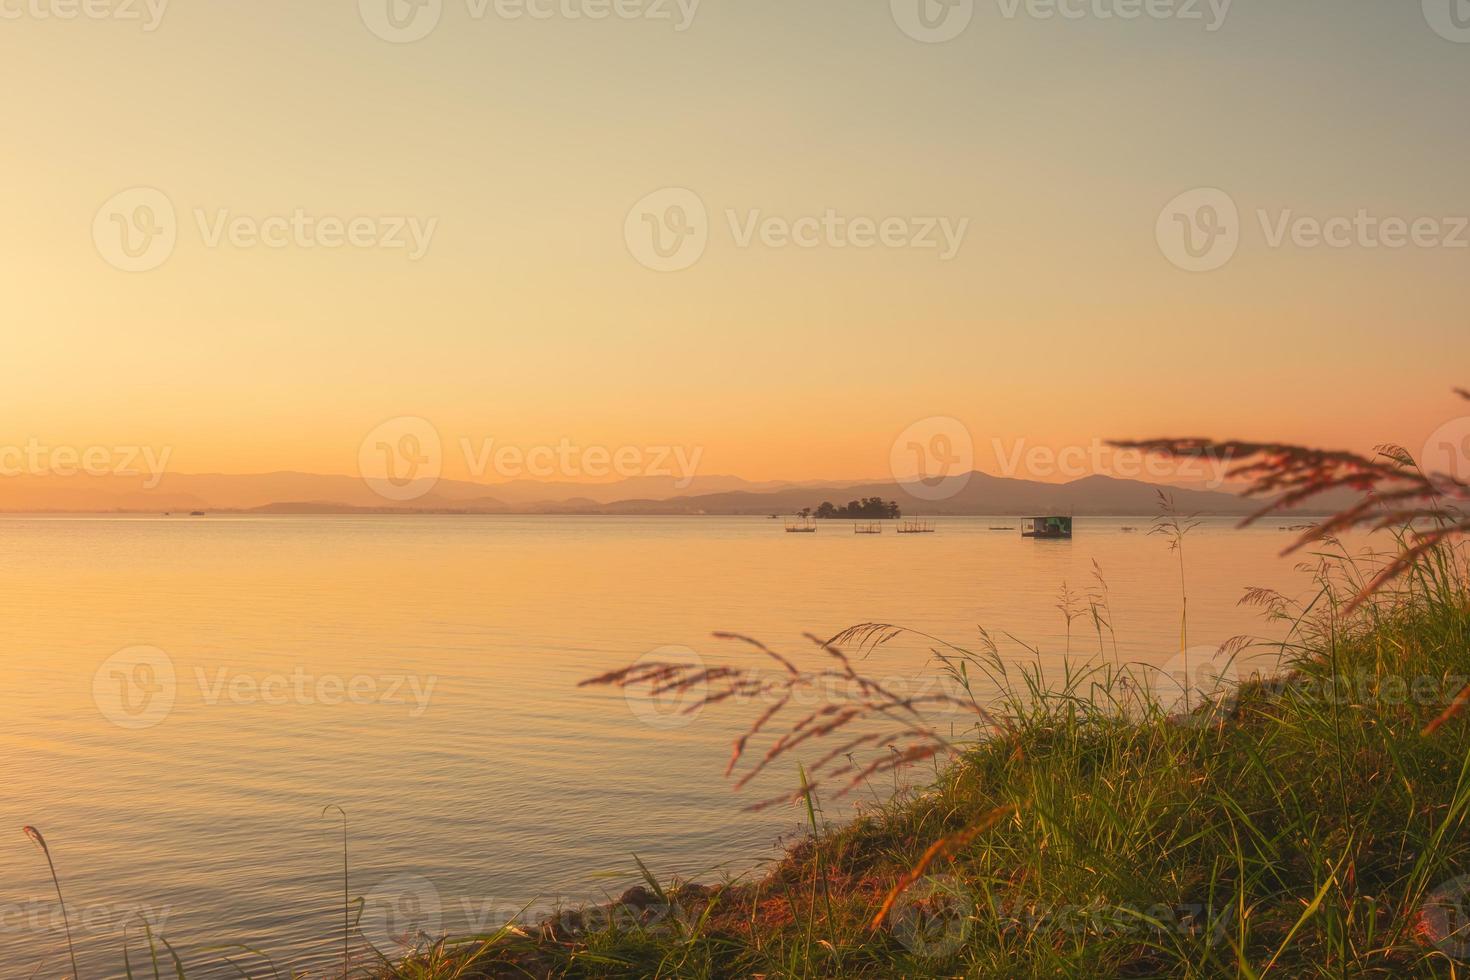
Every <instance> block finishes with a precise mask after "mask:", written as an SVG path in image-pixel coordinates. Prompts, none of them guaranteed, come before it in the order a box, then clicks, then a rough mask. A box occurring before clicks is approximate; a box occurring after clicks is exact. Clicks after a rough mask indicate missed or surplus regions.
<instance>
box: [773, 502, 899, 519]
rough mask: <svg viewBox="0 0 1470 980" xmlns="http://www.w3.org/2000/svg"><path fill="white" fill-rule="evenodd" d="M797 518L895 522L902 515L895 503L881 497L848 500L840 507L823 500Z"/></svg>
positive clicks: (804, 510)
mask: <svg viewBox="0 0 1470 980" xmlns="http://www.w3.org/2000/svg"><path fill="white" fill-rule="evenodd" d="M798 516H799V517H802V518H807V517H814V518H816V519H817V520H819V521H832V520H865V521H890V520H892V521H896V520H898V519H899V518H900V517H901V516H903V514H902V511H900V510H899V507H898V504H897V503H896V502H895V501H892V500H889V501H886V502H885V501H884V500H883V498H882V497H864V498H863V499H862V500H850V501H848V502H847V504H846V505H845V506H842V507H839V506H837V505H836V504H834V503H832V501H830V500H824V501H822V503H821V506H819V507H818V508H817V509H816V510H812V509H811V508H810V507H807V508H805V509H803V510H802V511H801V512H800V513H799V514H798Z"/></svg>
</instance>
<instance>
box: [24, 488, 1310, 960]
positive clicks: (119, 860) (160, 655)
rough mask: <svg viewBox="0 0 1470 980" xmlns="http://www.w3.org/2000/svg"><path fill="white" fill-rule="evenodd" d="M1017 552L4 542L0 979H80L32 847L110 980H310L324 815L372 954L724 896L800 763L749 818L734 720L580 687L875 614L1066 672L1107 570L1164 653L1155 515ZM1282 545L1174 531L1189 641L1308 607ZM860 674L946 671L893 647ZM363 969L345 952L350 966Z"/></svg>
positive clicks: (969, 528)
mask: <svg viewBox="0 0 1470 980" xmlns="http://www.w3.org/2000/svg"><path fill="white" fill-rule="evenodd" d="M1016 524H1017V522H1016V521H1015V520H1014V519H1006V518H1000V519H994V518H990V519H987V518H975V519H961V518H953V519H945V520H942V521H940V522H937V527H938V529H939V530H938V533H936V534H932V535H907V536H899V535H895V534H893V533H891V532H892V530H893V529H892V528H891V527H890V528H889V529H888V532H889V533H885V534H884V535H882V536H871V537H870V536H857V535H854V534H852V533H851V530H850V528H849V527H848V526H847V525H846V524H832V525H824V526H823V527H822V530H821V531H820V532H819V533H817V534H814V535H788V534H784V533H782V529H781V525H780V524H779V523H778V522H776V521H771V520H766V519H751V518H670V517H659V518H577V517H554V518H539V517H485V518H467V517H414V518H399V517H326V518H317V517H241V518H232V517H223V516H221V517H206V518H199V519H187V518H185V519H179V518H171V519H164V518H156V519H150V518H121V517H98V518H72V517H65V518H62V517H36V518H23V517H11V518H4V519H0V534H3V535H4V543H5V560H4V562H3V565H0V575H3V582H0V585H3V587H0V606H3V616H0V623H3V628H4V630H5V635H6V639H7V647H8V649H9V651H10V652H9V656H8V665H9V671H8V674H9V677H8V679H9V681H10V683H9V684H8V685H7V694H6V697H5V704H6V710H5V711H4V712H3V714H0V774H3V776H4V786H5V793H4V796H3V799H0V847H3V854H4V857H3V862H4V868H5V872H4V875H3V876H0V961H3V962H4V963H6V964H7V966H6V972H7V973H9V972H10V971H11V970H12V969H13V968H14V969H17V970H19V972H18V973H17V974H16V975H25V974H29V973H30V971H31V969H33V968H34V967H35V966H36V965H37V964H40V965H41V970H40V973H39V974H38V975H39V976H55V975H60V974H61V973H62V972H64V971H66V970H67V969H68V966H67V963H66V960H65V955H66V954H65V944H64V941H63V939H62V932H61V922H60V919H59V916H58V915H57V906H56V904H55V898H54V894H53V893H52V891H51V885H50V881H49V878H47V876H46V871H45V862H44V859H43V858H42V856H41V855H40V853H39V852H38V851H37V850H36V849H35V848H34V847H33V845H32V844H31V843H30V842H29V841H27V840H26V839H25V838H24V837H23V836H22V835H21V833H20V827H21V826H22V825H23V824H35V825H37V826H39V827H40V828H41V829H42V831H43V832H44V833H45V834H46V836H47V838H48V839H49V841H50V844H51V847H52V851H53V854H54V856H55V859H56V863H57V867H58V871H59V872H60V874H61V876H62V881H63V887H64V890H65V895H66V899H67V903H68V906H69V908H70V909H71V910H72V914H73V929H74V931H75V932H76V933H77V936H78V940H79V945H80V946H81V948H82V956H81V960H82V962H81V968H82V973H83V975H84V976H87V977H89V978H90V977H103V976H121V975H122V948H123V927H124V925H125V923H126V922H127V920H128V918H129V917H130V916H131V915H132V914H133V912H135V911H137V910H144V911H146V912H147V914H149V915H150V917H151V918H152V919H153V920H154V921H155V924H156V925H160V926H161V931H162V932H163V934H164V935H166V936H167V937H168V938H169V939H170V940H171V941H173V942H174V944H175V945H176V946H177V948H178V949H179V951H180V953H181V954H182V955H184V957H185V959H186V960H187V961H188V962H189V963H190V964H191V966H192V967H193V969H192V971H191V975H197V976H226V975H235V976H238V974H236V973H235V972H234V971H233V970H229V969H228V968H227V967H226V966H225V964H223V963H222V962H221V961H220V959H219V955H220V954H219V953H217V952H209V951H208V949H207V948H208V947H215V946H223V945H226V944H231V943H240V944H248V945H250V946H252V947H255V948H257V949H258V950H260V951H262V952H263V953H265V954H268V955H269V956H270V957H271V958H272V959H273V960H274V962H275V964H276V965H277V967H278V968H280V969H281V971H282V973H283V974H284V973H285V972H286V968H287V967H296V968H299V969H306V968H310V969H312V970H314V971H319V974H318V975H330V973H331V971H332V969H333V968H334V966H340V963H341V956H342V946H341V929H342V878H341V874H342V864H341V850H340V823H338V822H335V821H337V819H338V818H336V816H335V814H334V815H331V816H327V817H323V815H322V810H323V807H325V806H327V805H329V804H336V805H338V806H340V807H342V808H343V809H344V810H345V811H346V813H347V814H348V817H349V834H350V845H349V846H350V861H351V877H352V882H351V893H352V895H353V896H354V897H357V896H366V897H368V898H369V905H368V909H367V911H366V912H365V915H364V919H363V923H364V931H365V932H366V933H369V934H370V935H371V936H375V937H377V938H378V939H379V940H380V941H381V942H384V943H386V942H388V941H389V940H388V939H387V935H388V934H390V933H391V932H392V928H391V927H392V925H393V924H394V923H400V924H401V922H403V921H419V922H421V923H422V924H424V925H427V926H429V927H431V928H432V927H433V926H436V925H437V926H439V927H441V928H442V929H444V930H446V931H468V930H474V929H481V928H494V927H495V926H496V925H498V924H499V923H500V922H502V921H504V920H505V919H506V918H507V917H509V916H510V915H512V914H514V913H515V912H516V911H517V910H519V909H521V908H523V907H527V906H529V907H531V908H532V909H542V908H546V907H549V906H551V905H553V904H555V903H556V902H566V903H573V902H580V901H586V900H593V899H600V898H602V897H603V896H604V895H605V894H607V893H612V894H616V893H617V892H619V891H621V890H622V889H623V888H625V887H626V886H627V885H629V884H631V883H633V882H634V881H635V880H636V876H637V871H636V868H635V866H634V862H633V860H632V855H633V854H635V853H636V854H637V855H638V856H639V857H641V858H643V859H644V860H645V861H646V862H647V863H648V864H649V865H650V866H651V867H652V868H654V869H655V870H656V871H658V872H659V873H660V874H661V875H674V874H679V875H685V876H690V877H695V878H704V879H705V880H711V879H714V878H716V877H717V876H718V875H720V874H721V873H724V872H730V873H741V872H744V871H747V870H749V869H750V868H751V867H752V866H753V865H755V864H756V863H758V862H759V861H761V860H763V859H766V858H768V857H769V856H770V855H771V854H772V853H773V850H772V849H773V847H774V845H775V843H776V841H777V839H778V838H779V837H780V836H781V835H782V834H785V833H789V832H791V831H792V830H793V829H794V828H795V827H796V825H797V822H798V815H797V814H796V813H795V811H793V810H792V809H790V808H785V807H777V808H774V809H771V810H768V811H765V812H763V813H761V814H758V815H750V814H746V813H743V812H741V807H742V806H743V805H744V804H746V803H749V802H752V801H754V800H758V799H761V798H764V797H766V796H770V795H773V794H776V793H780V792H782V791H785V790H788V789H790V788H791V787H792V786H793V785H794V781H795V773H794V768H795V762H794V760H792V763H791V764H790V765H787V766H784V767H780V768H777V769H773V770H772V771H771V772H770V773H769V774H768V777H762V779H761V780H759V781H758V783H757V784H756V785H753V786H752V787H749V788H748V789H747V790H746V791H744V792H742V793H740V794H738V795H737V794H733V793H732V792H731V791H730V788H729V785H728V784H727V783H726V782H725V781H724V780H723V779H722V778H721V772H722V770H723V768H724V764H725V761H726V759H727V757H728V754H729V746H730V740H731V738H732V737H733V736H734V735H735V734H736V733H737V732H738V731H739V730H740V728H741V725H742V723H743V722H748V721H749V719H750V717H751V716H752V713H753V712H752V709H751V706H749V705H746V706H743V707H742V706H739V705H725V706H721V707H720V708H718V709H716V708H712V709H710V710H708V711H706V712H704V713H702V714H701V715H699V716H698V717H697V718H694V719H692V721H691V723H689V724H686V725H682V726H677V725H672V724H671V723H670V721H669V715H668V714H654V715H653V716H652V717H650V716H649V714H648V712H647V711H645V710H644V708H645V705H644V704H643V702H638V703H637V704H635V705H630V704H629V703H628V702H627V701H626V700H625V699H624V697H623V696H622V695H621V694H620V693H618V692H616V691H608V690H599V689H578V688H577V686H576V682H577V681H578V680H579V679H582V678H585V677H587V676H590V675H593V674H597V673H601V672H603V671H606V670H608V669H610V668H612V667H614V666H619V665H622V664H626V663H629V662H631V661H633V660H635V659H637V658H638V657H640V656H644V655H646V654H649V653H650V652H651V651H658V650H660V649H661V648H664V647H670V646H672V647H676V648H678V647H687V648H690V650H692V651H694V653H695V654H697V655H699V656H702V657H703V658H704V659H705V660H706V661H709V662H735V663H745V664H756V663H758V661H757V660H754V659H752V658H750V657H749V656H747V654H746V653H745V652H744V651H743V650H742V649H740V648H739V647H737V646H733V645H731V644H729V643H727V642H721V641H717V640H714V639H711V638H710V634H711V633H712V632H713V631H715V630H729V631H739V632H742V633H747V634H750V635H753V636H757V637H759V638H761V639H763V640H765V641H766V642H768V643H770V644H771V645H773V646H775V647H777V648H778V649H780V650H783V651H784V652H787V653H788V654H791V655H793V656H799V657H800V658H802V659H803V660H804V661H806V662H811V663H817V662H819V661H820V656H819V655H818V654H819V651H817V650H816V648H815V647H813V646H812V645H811V644H810V643H809V642H808V641H805V640H803V639H802V638H801V634H802V633H803V632H804V631H810V632H812V633H816V634H819V635H823V636H828V635H831V634H834V633H836V632H837V631H839V630H841V629H843V628H844V627H847V626H850V625H853V624H856V623H860V622H865V621H870V620H878V621H887V622H894V623H901V624H906V625H912V626H915V627H917V628H920V629H923V630H926V631H928V632H930V633H934V634H937V635H940V636H943V637H945V638H948V639H952V640H954V641H955V642H958V643H962V644H973V643H974V641H975V639H976V636H977V626H984V627H986V628H987V629H990V630H991V631H993V632H995V633H997V634H999V633H1000V632H1002V631H1009V632H1010V633H1013V634H1015V635H1016V636H1017V637H1019V638H1021V639H1024V640H1026V641H1027V642H1028V643H1031V644H1033V645H1035V646H1037V647H1039V648H1040V650H1041V651H1042V655H1043V659H1044V662H1045V663H1046V664H1048V665H1050V666H1051V668H1052V669H1055V667H1056V665H1057V664H1058V663H1059V662H1060V660H1061V658H1062V655H1063V653H1064V651H1065V649H1066V644H1067V638H1066V630H1065V626H1064V620H1063V617H1062V615H1061V614H1060V613H1059V612H1058V610H1057V608H1056V604H1057V595H1058V591H1059V589H1060V588H1061V586H1062V584H1063V583H1064V582H1066V583H1067V584H1068V585H1070V587H1071V588H1072V589H1073V590H1074V591H1076V592H1078V593H1082V592H1085V591H1086V590H1087V589H1088V588H1093V587H1095V585H1096V583H1095V581H1094V580H1093V578H1092V573H1093V562H1094V560H1095V561H1096V562H1097V563H1098V564H1099V565H1100V566H1101V568H1102V570H1103V573H1104V575H1105V577H1106V579H1107V582H1108V586H1109V589H1110V592H1111V601H1112V607H1113V614H1114V620H1115V625H1116V628H1117V633H1118V638H1119V646H1120V650H1121V655H1122V657H1123V659H1125V660H1131V661H1141V662H1145V663H1151V664H1162V663H1164V662H1166V661H1167V660H1169V659H1170V658H1171V657H1173V656H1175V655H1176V653H1177V650H1178V646H1179V639H1178V627H1179V578H1178V574H1179V573H1178V566H1177V562H1176V558H1175V556H1174V555H1173V554H1171V553H1170V551H1169V548H1168V545H1167V543H1166V542H1165V541H1164V540H1163V539H1161V538H1159V537H1153V536H1149V535H1148V534H1146V533H1145V532H1146V530H1147V521H1144V520H1139V519H1132V520H1128V521H1121V520H1107V519H1091V520H1088V519H1079V521H1078V522H1077V525H1078V527H1077V537H1076V538H1075V539H1074V540H1072V541H1071V542H1046V541H1040V542H1038V541H1031V540H1025V539H1022V538H1020V537H1019V533H1018V532H1017V531H1009V532H1001V531H991V530H988V527H989V526H990V525H1010V526H1015V525H1016ZM1124 524H1132V525H1138V526H1140V528H1141V529H1140V531H1139V532H1137V533H1124V532H1123V530H1122V527H1123V525H1124ZM1287 540H1288V535H1287V534H1285V533H1283V532H1282V531H1280V530H1278V527H1277V524H1276V523H1272V524H1270V525H1268V526H1267V527H1264V528H1261V529H1253V530H1248V531H1238V530H1234V529H1233V528H1232V526H1231V525H1230V524H1229V523H1226V522H1207V523H1206V524H1205V525H1204V526H1202V527H1201V528H1199V529H1198V530H1197V531H1195V532H1194V533H1193V534H1191V535H1190V537H1189V539H1188V542H1187V546H1186V553H1185V557H1186V569H1187V575H1188V591H1189V595H1190V605H1189V609H1190V633H1191V636H1190V641H1191V643H1192V644H1194V643H1198V644H1218V643H1220V642H1222V641H1223V640H1225V639H1226V638H1228V637H1230V636H1233V635H1236V634H1239V633H1242V632H1254V633H1258V634H1265V633H1266V632H1267V629H1268V628H1267V626H1266V624H1264V623H1262V622H1261V621H1260V620H1259V618H1258V617H1257V616H1256V615H1255V614H1254V613H1252V612H1251V611H1249V610H1243V609H1241V608H1238V607H1237V606H1236V601H1237V599H1238V598H1239V597H1240V594H1241V592H1242V590H1243V589H1245V588H1246V587H1248V586H1271V587H1276V588H1280V589H1282V590H1284V591H1287V592H1288V593H1303V592H1305V591H1306V590H1308V588H1309V585H1310V583H1309V582H1308V580H1307V577H1306V576H1305V575H1303V574H1302V573H1300V572H1298V571H1296V570H1295V569H1294V567H1293V566H1294V561H1293V560H1290V559H1282V558H1280V557H1278V554H1277V553H1278V552H1279V550H1280V549H1281V548H1282V546H1283V545H1284V544H1285V543H1286V541H1287ZM1091 629H1092V627H1091V622H1090V619H1082V620H1078V621H1077V622H1076V623H1074V627H1073V636H1072V640H1071V643H1072V649H1073V652H1074V655H1076V656H1078V657H1085V656H1087V655H1088V653H1089V652H1095V650H1096V646H1097V641H1096V638H1095V636H1093V635H1092V633H1091ZM138 647H143V648H145V649H144V650H143V651H138V650H135V649H134V648H138ZM1005 649H1006V650H1007V652H1008V653H1009V654H1012V655H1014V656H1016V657H1018V658H1021V657H1024V656H1028V655H1026V654H1025V653H1024V651H1022V650H1021V648H1020V647H1017V646H1008V647H1006V648H1005ZM119 651H123V653H121V654H119ZM660 656H664V657H665V659H669V658H673V657H687V656H690V654H689V653H688V652H687V651H684V652H683V653H680V652H679V651H677V650H676V651H674V652H673V653H672V654H669V653H668V652H667V651H666V652H665V654H660ZM1109 656H1111V645H1109ZM865 666H866V667H867V669H869V670H871V671H873V672H875V673H878V674H880V675H882V676H885V677H889V678H912V679H913V681H914V683H915V684H922V683H924V682H925V678H932V677H933V676H934V671H933V668H932V665H931V664H930V663H929V661H928V657H927V654H926V653H925V651H924V650H923V649H922V648H921V647H917V646H915V645H913V644H909V645H903V644H898V645H894V646H891V647H888V648H885V649H884V650H883V651H880V652H879V653H877V654H875V655H874V656H873V658H871V659H870V660H869V661H867V663H866V665H865ZM170 672H171V673H172V678H170V677H169V673H170ZM675 720H677V716H676V718H675ZM915 778H918V777H917V776H916V777H915ZM841 812H842V806H841V805H840V804H837V803H836V802H830V803H829V804H828V813H829V815H833V816H835V815H838V814H840V813H841ZM393 916H396V918H394V917H393ZM130 931H131V932H135V933H136V932H137V926H136V925H135V926H134V927H133V928H132V930H130ZM140 938H141V935H138V936H135V939H140ZM366 948H367V947H366V946H365V945H364V944H363V942H362V941H361V940H360V939H355V940H354V946H353V952H354V955H365V952H366ZM138 949H139V947H138V946H137V945H136V943H135V945H134V950H135V953H136V951H137V950H138ZM231 955H232V956H233V957H234V958H235V959H236V960H237V962H238V963H239V964H240V965H241V966H242V968H243V969H244V970H245V971H246V972H248V973H249V974H250V975H252V976H256V975H268V974H269V969H268V968H267V967H266V966H265V965H264V961H263V960H261V959H260V958H259V957H258V956H257V955H255V954H251V953H245V952H235V953H232V954H231ZM135 965H136V960H135ZM22 968H23V969H22Z"/></svg>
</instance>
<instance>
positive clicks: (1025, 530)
mask: <svg viewBox="0 0 1470 980" xmlns="http://www.w3.org/2000/svg"><path fill="white" fill-rule="evenodd" d="M1071 536H1072V518H1070V517H1028V518H1026V519H1025V520H1023V521H1022V522H1021V537H1023V538H1070V537H1071Z"/></svg>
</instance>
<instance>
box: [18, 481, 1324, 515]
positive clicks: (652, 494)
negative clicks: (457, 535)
mask: <svg viewBox="0 0 1470 980" xmlns="http://www.w3.org/2000/svg"><path fill="white" fill-rule="evenodd" d="M153 482H154V481H151V480H149V479H148V478H146V477H143V476H70V477H59V476H18V477H6V478H0V511H4V512H10V513H107V512H131V513H161V512H175V511H185V512H188V511H206V512H208V511H214V512H219V511H233V512H252V513H272V514H332V513H471V514H791V513H794V512H796V511H799V510H801V509H803V508H806V507H810V508H813V509H815V508H816V507H817V505H819V504H820V503H822V502H823V501H825V500H830V501H832V502H833V503H835V504H839V505H841V504H845V503H847V502H848V501H850V500H857V499H860V498H863V497H882V498H883V499H884V500H895V501H897V502H898V503H899V505H900V507H902V509H903V512H904V513H905V514H909V515H928V516H941V515H995V516H1015V515H1021V516H1030V515H1040V514H1047V513H1058V514H1074V515H1078V516H1086V515H1116V516H1150V515H1154V514H1156V513H1158V509H1159V504H1158V491H1160V490H1163V491H1165V492H1167V493H1170V494H1172V495H1173V497H1174V500H1175V504H1176V505H1177V507H1178V509H1179V510H1180V511H1182V512H1186V513H1199V514H1213V515H1242V514H1246V513H1249V512H1251V511H1253V510H1255V509H1256V508H1258V507H1259V506H1260V502H1259V501H1256V500H1248V499H1244V498H1241V497H1238V496H1236V495H1234V494H1232V493H1228V492H1221V491H1216V490H1198V489H1188V488H1181V487H1173V486H1165V485H1159V484H1152V483H1145V482H1142V481H1139V480H1123V479H1117V478H1114V477H1108V476H1089V477H1084V478H1082V479H1080V480H1074V481H1072V482H1070V483H1039V482H1035V481H1031V480H1019V479H1011V478H1008V477H999V476H992V475H990V474H988V473H979V472H976V473H972V474H971V475H970V478H969V479H968V481H965V482H964V486H963V488H961V489H960V490H959V491H958V492H957V493H955V494H954V495H953V496H951V497H949V498H948V499H945V500H929V499H926V498H925V496H924V495H923V494H922V493H920V494H915V493H912V492H911V488H913V489H922V488H919V487H917V485H915V484H905V483H899V482H897V481H891V480H890V481H871V482H851V483H849V482H845V481H831V482H814V483H790V482H783V481H771V482H765V483H755V482H750V481H747V480H742V479H740V478H739V477H733V476H702V477H697V478H695V479H694V481H693V482H692V483H690V484H689V485H687V486H685V487H682V488H681V487H679V486H677V485H676V484H675V482H674V480H673V478H671V477H635V478H632V479H627V480H621V481H618V482H613V483H599V484H587V483H558V482H546V483H542V482H537V481H534V480H517V481H513V482H509V483H500V484H484V483H473V482H469V481H464V480H439V481H437V482H436V483H434V484H433V485H432V489H430V490H429V492H427V493H425V494H424V495H422V496H420V497H418V498H417V499H415V500H412V501H408V502H404V503H398V502H394V501H388V500H384V499H383V498H382V497H380V496H378V495H377V494H376V493H375V492H374V491H373V489H372V488H371V487H370V486H368V484H367V483H365V482H364V481H363V480H361V479H359V478H357V477H350V476H323V475H320V474H312V473H295V472H283V473H260V474H249V475H227V474H182V473H168V474H165V475H164V476H163V477H162V478H161V479H160V480H158V481H156V485H151V484H152V483H153ZM956 482H958V481H956ZM1351 499H1352V498H1349V497H1346V496H1344V497H1342V498H1341V499H1337V498H1334V499H1331V500H1323V501H1321V502H1320V503H1319V505H1318V506H1317V507H1316V508H1315V509H1314V510H1312V511H1310V512H1311V513H1324V512H1326V511H1327V510H1329V509H1333V508H1335V507H1337V506H1339V505H1344V504H1346V503H1348V502H1350V501H1351Z"/></svg>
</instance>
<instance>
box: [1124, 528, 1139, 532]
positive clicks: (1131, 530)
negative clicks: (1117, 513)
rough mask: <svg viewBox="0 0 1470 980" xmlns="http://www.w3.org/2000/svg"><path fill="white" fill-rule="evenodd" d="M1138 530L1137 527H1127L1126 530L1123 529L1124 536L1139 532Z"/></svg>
mask: <svg viewBox="0 0 1470 980" xmlns="http://www.w3.org/2000/svg"><path fill="white" fill-rule="evenodd" d="M1137 530H1138V528H1136V527H1125V528H1123V533H1124V534H1132V533H1133V532H1134V531H1137Z"/></svg>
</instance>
